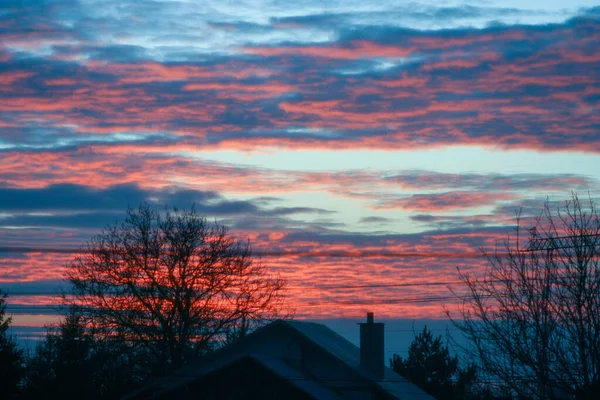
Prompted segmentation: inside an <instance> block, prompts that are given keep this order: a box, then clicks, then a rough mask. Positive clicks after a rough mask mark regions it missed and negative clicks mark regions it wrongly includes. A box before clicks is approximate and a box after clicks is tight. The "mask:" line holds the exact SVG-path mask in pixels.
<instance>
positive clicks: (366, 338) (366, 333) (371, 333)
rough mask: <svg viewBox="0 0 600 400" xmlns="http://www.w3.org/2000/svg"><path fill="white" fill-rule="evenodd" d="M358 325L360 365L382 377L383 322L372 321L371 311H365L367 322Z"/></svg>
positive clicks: (383, 355) (383, 353) (383, 356)
mask: <svg viewBox="0 0 600 400" xmlns="http://www.w3.org/2000/svg"><path fill="white" fill-rule="evenodd" d="M359 325H360V366H361V368H363V369H364V370H367V371H369V372H370V373H372V374H374V375H375V376H376V377H377V378H379V379H382V378H383V374H384V370H385V352H384V344H383V323H382V322H377V323H375V322H374V319H373V313H372V312H370V313H367V322H366V323H364V322H363V323H359Z"/></svg>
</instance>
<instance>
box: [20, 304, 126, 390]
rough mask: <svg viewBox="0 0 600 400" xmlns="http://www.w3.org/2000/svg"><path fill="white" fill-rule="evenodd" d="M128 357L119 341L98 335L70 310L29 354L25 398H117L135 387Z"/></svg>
mask: <svg viewBox="0 0 600 400" xmlns="http://www.w3.org/2000/svg"><path fill="white" fill-rule="evenodd" d="M128 359H129V358H128V356H127V351H124V349H123V348H120V347H119V346H118V344H117V342H115V341H110V340H99V339H97V338H95V337H94V336H93V335H92V334H91V333H90V332H89V331H88V330H87V328H86V327H85V324H84V322H83V319H82V318H81V316H78V315H76V314H70V315H68V316H67V317H66V318H65V320H64V321H63V322H62V323H61V324H60V326H59V327H58V328H50V329H48V332H47V334H46V337H45V338H44V340H43V341H42V342H41V343H40V344H39V345H38V346H37V347H36V349H35V352H34V354H33V356H32V357H31V358H30V360H29V365H28V367H29V368H28V376H27V380H26V385H25V389H24V394H25V398H26V399H38V398H47V399H61V400H68V399H80V398H82V397H85V398H86V399H90V400H101V399H109V398H115V397H117V398H118V397H120V395H123V394H124V393H126V392H128V391H129V390H131V388H132V387H133V374H132V372H131V369H130V368H129V366H130V364H129V363H127V360H128Z"/></svg>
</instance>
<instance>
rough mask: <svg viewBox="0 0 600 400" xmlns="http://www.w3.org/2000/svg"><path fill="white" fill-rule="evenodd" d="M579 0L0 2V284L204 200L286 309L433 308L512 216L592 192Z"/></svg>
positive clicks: (593, 122)
mask: <svg viewBox="0 0 600 400" xmlns="http://www.w3.org/2000/svg"><path fill="white" fill-rule="evenodd" d="M593 3H594V2H593V1H586V0H574V1H569V2H566V1H547V0H544V1H541V0H540V1H537V0H536V1H528V2H524V1H516V0H490V1H482V0H478V1H437V0H436V1H433V0H431V1H418V2H399V1H369V2H366V1H364V0H360V1H358V0H356V1H355V0H343V1H342V0H339V1H321V0H302V1H293V2H291V1H281V0H279V1H277V0H241V1H240V0H236V1H225V0H218V1H217V0H215V1H213V0H203V1H201V2H197V1H183V0H182V1H167V0H136V1H124V0H118V1H117V0H110V1H109V0H81V1H73V0H57V1H51V0H31V1H28V0H25V1H17V2H10V1H8V2H7V1H4V2H1V3H0V4H1V5H0V251H1V253H0V282H1V283H0V285H2V286H4V287H5V288H8V289H10V290H12V291H13V292H14V293H15V294H18V293H22V292H27V291H30V292H38V293H40V294H47V293H50V292H51V291H52V289H53V288H55V287H56V285H57V284H58V282H59V279H60V277H61V273H62V268H63V266H64V265H65V264H66V263H67V262H68V260H69V259H70V258H71V257H72V255H71V254H69V253H68V251H67V252H55V251H46V250H44V249H50V248H51V249H54V250H56V249H74V248H78V246H80V245H81V244H82V243H84V242H85V241H86V240H88V239H89V238H91V236H92V235H94V233H97V232H98V230H99V228H101V227H102V226H104V225H106V224H108V223H112V222H114V221H116V220H118V219H120V218H122V216H123V215H124V211H125V209H126V207H127V206H128V205H131V206H135V205H137V204H139V203H140V202H143V201H149V202H151V203H153V204H157V205H164V204H169V205H174V206H180V207H189V206H190V205H191V204H192V203H195V204H196V208H197V209H198V210H200V211H201V212H202V213H204V214H206V215H207V216H208V217H209V218H211V219H213V218H216V219H217V220H219V221H221V222H222V223H224V224H226V225H227V226H229V227H231V229H232V233H234V234H235V235H237V236H239V237H241V238H250V240H251V242H252V244H253V247H254V250H255V252H256V253H258V254H262V255H263V256H262V257H263V258H262V259H263V262H264V263H265V264H266V265H268V266H269V267H271V268H272V269H273V271H278V272H280V273H281V274H282V275H283V276H284V277H286V278H287V279H288V281H289V286H290V288H289V297H290V299H291V301H292V303H293V304H294V306H295V307H296V313H297V315H298V316H300V317H312V318H315V317H329V318H330V317H338V316H357V315H362V314H363V313H364V312H365V311H366V310H371V311H373V310H374V311H375V312H376V313H377V314H378V315H382V316H388V317H396V318H419V317H428V318H437V317H441V316H442V315H443V307H444V306H446V307H451V305H452V300H451V299H450V298H449V297H448V296H449V294H450V292H449V290H448V286H449V283H452V282H454V281H456V279H457V274H456V267H457V266H460V267H462V268H464V269H465V270H469V271H473V272H474V273H481V272H482V271H483V270H484V268H485V265H486V264H485V260H484V259H483V258H482V257H480V256H479V254H480V253H479V249H480V248H484V249H493V248H494V246H495V245H496V244H497V243H498V242H499V240H502V239H503V238H506V236H507V234H508V233H510V232H511V229H512V228H511V227H512V226H513V225H514V213H515V210H516V209H518V208H522V209H523V213H524V215H526V216H527V215H533V214H535V213H537V212H538V210H539V207H540V204H541V203H543V201H544V200H545V199H546V198H549V199H551V200H553V201H555V200H556V201H558V200H561V199H565V198H567V197H568V196H569V194H570V192H571V191H577V192H578V193H580V194H583V195H584V196H587V195H588V193H589V194H590V196H591V197H600V190H599V189H600V186H599V185H598V183H599V180H600V169H599V168H598V167H599V166H600V109H599V101H600V51H599V46H600V8H599V7H594V4H593ZM284 253H289V254H284ZM282 254H283V255H282ZM473 254H474V255H473ZM451 286H452V285H451ZM11 301H12V303H13V304H15V305H16V304H21V307H22V309H21V312H22V313H24V314H28V313H32V312H33V311H35V307H36V305H39V304H43V303H44V302H48V301H50V300H49V298H48V297H45V296H35V297H26V296H17V295H16V296H14V297H13V298H12V300H11ZM25 305H27V306H25ZM27 307H29V308H27ZM13 310H15V309H13ZM32 310H33V311H32ZM20 318H21V319H20V321H21V323H26V322H27V321H29V323H32V324H35V323H38V322H39V321H38V320H37V319H36V317H33V316H31V315H29V316H27V318H28V319H27V321H26V320H25V319H24V318H25V317H23V316H22V317H20ZM32 321H33V322H32ZM35 321H38V322H35Z"/></svg>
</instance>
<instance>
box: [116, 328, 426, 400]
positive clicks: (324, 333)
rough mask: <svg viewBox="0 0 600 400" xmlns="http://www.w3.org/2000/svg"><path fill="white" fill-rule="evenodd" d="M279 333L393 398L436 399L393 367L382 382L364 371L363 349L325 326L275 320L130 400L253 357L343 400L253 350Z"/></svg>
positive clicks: (314, 391)
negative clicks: (336, 362) (317, 351)
mask: <svg viewBox="0 0 600 400" xmlns="http://www.w3.org/2000/svg"><path fill="white" fill-rule="evenodd" d="M278 331H279V332H284V333H285V334H292V335H296V336H298V337H301V338H302V340H305V341H308V342H310V343H311V344H313V345H315V346H317V347H318V348H320V349H321V350H323V351H325V352H326V353H328V354H329V355H331V356H332V357H334V358H335V359H337V360H339V361H341V362H342V363H343V364H345V365H346V366H347V367H348V368H350V369H351V370H353V371H354V372H355V373H356V374H358V375H359V376H361V377H362V378H363V379H364V380H365V381H367V382H370V383H371V384H373V385H374V386H376V387H378V388H379V390H380V391H382V392H383V393H386V394H387V395H389V396H391V397H392V398H396V399H402V400H433V397H431V396H430V395H429V394H427V393H426V392H424V391H423V390H422V389H420V388H419V387H417V386H416V385H414V384H413V383H412V382H410V381H408V380H406V379H405V378H403V377H402V376H400V375H398V374H397V373H395V372H394V371H393V370H391V369H390V368H387V367H386V368H385V370H384V376H383V379H379V378H377V377H376V376H374V375H373V374H372V373H370V372H369V371H366V370H364V369H362V368H361V367H360V349H359V348H358V347H357V346H355V345H354V344H352V343H351V342H350V341H348V340H347V339H345V338H344V337H342V336H341V335H339V334H338V333H336V332H334V331H333V330H331V329H330V328H328V327H326V326H325V325H323V324H319V323H315V322H304V321H293V320H277V321H273V322H271V323H270V324H268V325H266V326H263V327H261V328H259V329H257V330H256V331H254V332H252V333H250V334H249V335H247V336H246V337H244V338H242V339H240V340H238V341H237V342H236V343H234V344H232V345H229V346H226V347H223V348H222V349H220V350H218V351H216V352H214V353H212V354H210V355H208V356H206V357H204V358H202V359H200V360H198V361H196V362H193V363H190V364H188V365H186V366H185V367H183V368H181V369H179V370H177V371H175V372H174V373H172V374H171V375H169V376H167V377H165V378H163V379H160V380H158V381H156V382H155V383H154V384H152V385H150V386H149V387H147V388H145V389H141V390H139V391H137V392H136V393H134V394H132V395H131V396H129V397H127V398H130V399H138V398H140V399H141V398H143V399H150V398H154V397H157V396H159V395H161V394H164V393H168V392H169V391H171V390H175V389H177V388H180V387H182V386H185V385H187V384H189V383H191V382H193V381H194V380H197V379H199V378H201V377H203V376H205V375H207V374H209V373H211V372H214V371H218V370H220V369H221V368H225V367H226V366H229V365H232V364H233V363H235V362H237V361H239V360H242V359H246V358H251V359H252V360H253V361H255V362H258V363H259V364H261V365H262V366H264V367H265V368H267V369H268V370H270V371H271V372H273V373H275V374H276V375H278V376H280V377H281V378H282V379H286V380H287V381H289V382H290V383H292V384H293V385H294V386H296V387H297V388H298V389H300V390H302V391H304V392H305V393H306V394H308V395H310V396H312V397H315V398H318V399H339V398H340V397H339V395H338V394H336V393H335V392H333V391H331V390H330V389H328V388H327V387H325V386H324V385H322V384H321V383H319V381H318V380H316V379H313V378H310V377H307V376H305V375H304V374H303V373H302V372H301V371H298V370H297V369H295V368H293V367H292V366H290V365H289V364H288V363H286V362H285V361H283V360H281V359H278V358H275V357H270V356H267V355H264V354H258V353H256V352H255V351H253V350H254V349H253V347H252V343H253V340H254V339H256V338H260V337H262V336H263V335H266V336H269V335H272V334H274V333H275V332H278Z"/></svg>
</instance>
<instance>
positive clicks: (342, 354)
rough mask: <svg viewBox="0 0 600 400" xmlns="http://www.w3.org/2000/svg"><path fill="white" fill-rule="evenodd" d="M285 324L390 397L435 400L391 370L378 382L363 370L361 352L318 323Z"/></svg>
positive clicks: (283, 321) (290, 321)
mask: <svg viewBox="0 0 600 400" xmlns="http://www.w3.org/2000/svg"><path fill="white" fill-rule="evenodd" d="M281 323H284V324H286V325H288V326H289V327H291V328H293V329H295V330H296V331H298V332H300V333H301V334H302V335H304V336H306V337H307V338H308V339H309V340H310V341H312V342H313V343H314V344H316V345H318V346H320V347H321V348H323V349H324V350H326V351H327V352H328V353H330V354H331V355H333V356H335V357H336V358H338V359H339V360H341V361H343V362H344V363H345V364H346V365H348V366H349V367H351V368H352V369H354V370H356V371H357V372H358V373H359V374H361V375H363V376H364V377H365V378H366V379H368V380H370V381H372V382H373V383H374V384H375V385H377V386H379V387H380V388H381V389H382V390H384V391H385V392H387V393H388V394H391V395H392V396H394V397H396V398H398V399H407V400H409V399H410V400H413V399H414V400H433V397H431V395H429V394H427V393H426V392H425V391H423V390H422V389H421V388H419V387H418V386H416V385H415V384H414V383H412V382H410V381H408V380H407V379H406V378H404V377H402V376H400V375H398V374H397V373H396V372H394V371H393V370H392V369H390V368H388V367H385V369H384V376H383V379H378V378H377V377H375V376H374V375H372V374H371V373H369V372H368V371H365V370H364V369H362V368H361V367H360V349H359V348H358V347H357V346H355V345H354V344H352V343H351V342H350V341H349V340H347V339H346V338H344V337H343V336H341V335H339V334H338V333H336V332H334V331H333V330H331V329H329V328H328V327H326V326H325V325H323V324H318V323H315V322H301V321H292V320H281Z"/></svg>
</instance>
